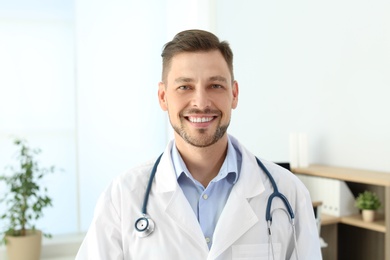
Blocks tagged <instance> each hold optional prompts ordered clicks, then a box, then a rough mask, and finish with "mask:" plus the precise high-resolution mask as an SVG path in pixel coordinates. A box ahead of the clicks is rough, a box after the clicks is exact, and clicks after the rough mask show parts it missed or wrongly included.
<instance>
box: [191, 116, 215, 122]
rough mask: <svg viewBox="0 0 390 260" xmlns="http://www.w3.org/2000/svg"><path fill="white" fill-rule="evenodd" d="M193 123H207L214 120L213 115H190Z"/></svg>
mask: <svg viewBox="0 0 390 260" xmlns="http://www.w3.org/2000/svg"><path fill="white" fill-rule="evenodd" d="M188 119H189V120H190V121H191V122H192V123H205V122H210V121H211V120H213V118H212V117H189V118H188Z"/></svg>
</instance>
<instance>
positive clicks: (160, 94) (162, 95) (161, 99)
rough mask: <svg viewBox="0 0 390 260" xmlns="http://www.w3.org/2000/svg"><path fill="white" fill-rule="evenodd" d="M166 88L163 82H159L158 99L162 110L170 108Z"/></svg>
mask: <svg viewBox="0 0 390 260" xmlns="http://www.w3.org/2000/svg"><path fill="white" fill-rule="evenodd" d="M165 94H166V88H165V84H164V83H163V82H160V83H158V101H159V103H160V107H161V109H162V110H164V111H167V110H168V104H167V100H166V95H165Z"/></svg>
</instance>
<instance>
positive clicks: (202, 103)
mask: <svg viewBox="0 0 390 260" xmlns="http://www.w3.org/2000/svg"><path fill="white" fill-rule="evenodd" d="M191 105H192V107H196V108H198V109H205V108H209V107H210V106H211V98H210V95H209V93H208V92H207V90H206V89H205V88H197V89H196V90H195V91H194V95H193V98H192V102H191Z"/></svg>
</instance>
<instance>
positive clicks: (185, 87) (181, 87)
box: [177, 86, 190, 90]
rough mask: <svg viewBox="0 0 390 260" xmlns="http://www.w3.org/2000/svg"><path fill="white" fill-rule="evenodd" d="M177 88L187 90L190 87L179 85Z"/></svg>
mask: <svg viewBox="0 0 390 260" xmlns="http://www.w3.org/2000/svg"><path fill="white" fill-rule="evenodd" d="M177 89H179V90H188V89H190V87H189V86H179V87H178V88H177Z"/></svg>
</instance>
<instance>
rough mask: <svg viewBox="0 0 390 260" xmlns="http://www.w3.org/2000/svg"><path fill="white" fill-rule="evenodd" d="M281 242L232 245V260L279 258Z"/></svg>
mask: <svg viewBox="0 0 390 260" xmlns="http://www.w3.org/2000/svg"><path fill="white" fill-rule="evenodd" d="M281 247H282V246H281V244H280V243H273V250H272V246H271V244H251V245H233V246H232V259H233V260H279V259H281V258H280V257H281V253H280V251H281Z"/></svg>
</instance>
